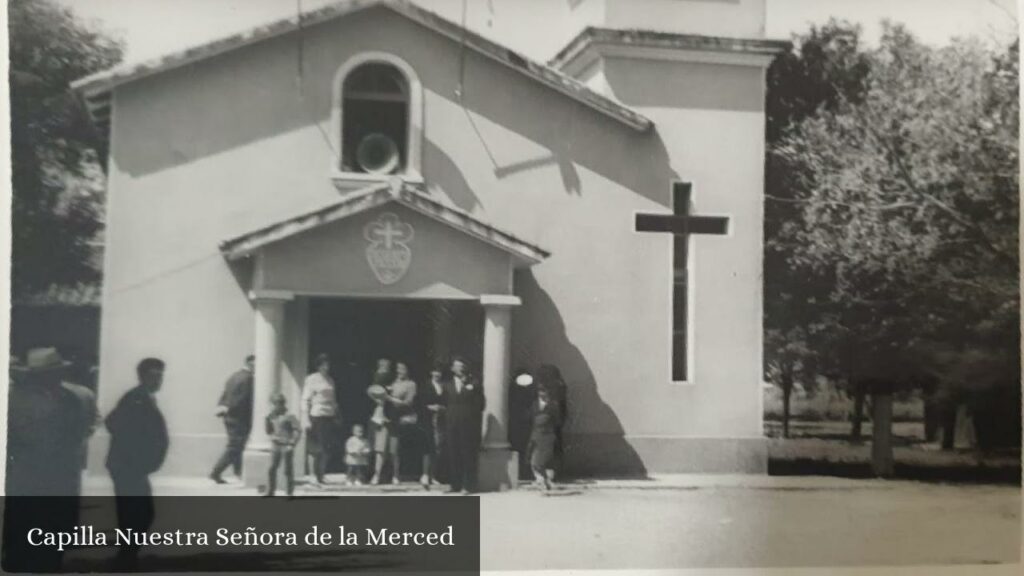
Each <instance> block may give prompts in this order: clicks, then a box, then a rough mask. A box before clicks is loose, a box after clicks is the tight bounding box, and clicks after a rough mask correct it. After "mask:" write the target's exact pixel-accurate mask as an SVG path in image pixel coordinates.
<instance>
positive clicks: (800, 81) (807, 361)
mask: <svg viewBox="0 0 1024 576" xmlns="http://www.w3.org/2000/svg"><path fill="white" fill-rule="evenodd" d="M860 34H861V30H860V27H858V26H855V25H853V24H850V23H849V22H844V21H838V20H830V21H829V22H828V23H826V24H825V25H824V26H821V27H812V28H811V30H810V31H809V32H808V33H807V34H805V35H803V36H798V37H796V38H795V39H794V48H793V49H792V50H790V51H789V52H786V53H784V54H781V55H780V56H779V57H778V58H776V59H775V61H774V62H773V63H772V65H771V67H770V68H769V70H768V94H767V103H766V110H767V114H766V116H767V127H766V133H767V140H768V147H769V149H772V148H773V147H774V146H776V145H778V143H779V142H780V141H781V140H782V139H783V137H784V136H785V134H786V133H787V131H788V130H790V129H791V127H792V126H794V125H796V124H799V123H800V122H801V121H803V120H804V119H805V118H808V117H810V116H812V115H814V114H815V113H817V112H818V111H819V110H835V109H836V108H837V107H838V106H839V105H840V104H841V103H842V102H857V101H859V100H860V98H862V96H863V94H864V92H865V90H866V81H865V80H866V78H867V74H868V71H869V69H870V64H869V61H868V57H867V54H866V52H865V50H864V48H863V46H862V44H861V40H860ZM794 168H795V167H794V166H793V165H791V164H788V163H786V162H783V161H781V160H780V158H778V157H775V156H773V155H769V156H768V158H767V162H766V185H765V188H766V197H767V201H766V203H765V238H766V241H765V246H766V251H765V361H766V374H767V377H768V379H769V381H771V382H772V383H774V384H775V385H776V386H778V387H779V388H780V389H781V390H782V398H783V435H784V436H786V437H788V435H789V420H790V398H791V395H792V390H793V384H794V382H795V381H796V379H797V378H799V377H801V376H802V377H803V380H804V381H806V382H811V381H813V380H814V377H815V376H817V374H819V373H822V372H828V373H836V372H841V370H840V366H839V364H838V361H839V358H838V357H837V356H835V355H834V354H832V353H831V352H830V351H831V350H832V349H834V348H835V346H836V342H835V341H834V339H835V337H836V336H837V335H836V334H834V331H829V330H828V329H827V328H828V327H829V326H831V325H834V323H835V319H834V318H833V317H834V316H835V313H836V311H835V305H834V304H833V303H831V302H830V301H829V295H830V292H831V282H830V280H829V279H828V278H827V277H825V276H821V275H816V274H813V273H812V272H811V271H810V270H808V269H807V267H794V266H792V265H791V263H790V262H789V256H790V250H789V243H788V241H787V240H786V239H783V238H780V233H781V232H782V229H783V226H784V225H785V224H786V223H788V222H792V221H794V220H797V219H799V218H800V216H801V205H800V198H801V197H802V196H803V195H804V193H805V191H803V190H801V189H800V188H799V187H800V186H801V184H802V181H801V179H800V178H799V177H798V174H797V173H796V172H795V171H794Z"/></svg>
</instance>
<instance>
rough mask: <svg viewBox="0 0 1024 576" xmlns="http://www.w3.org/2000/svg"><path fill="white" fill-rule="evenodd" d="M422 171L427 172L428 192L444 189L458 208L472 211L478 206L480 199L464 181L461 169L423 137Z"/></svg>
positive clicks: (435, 145) (442, 151) (436, 146)
mask: <svg viewBox="0 0 1024 576" xmlns="http://www.w3.org/2000/svg"><path fill="white" fill-rule="evenodd" d="M423 164H424V170H423V171H424V173H426V174H429V175H430V177H429V179H428V180H427V186H428V187H429V189H430V190H429V191H430V192H432V193H433V192H437V191H439V190H442V191H444V193H445V195H447V196H448V198H449V199H450V200H451V201H452V202H453V203H454V204H455V205H456V206H457V207H458V208H459V209H460V210H465V211H466V212H473V211H474V210H475V209H476V208H478V207H479V206H480V199H479V198H478V197H477V195H476V193H475V192H473V188H472V187H471V186H470V185H469V182H466V177H465V176H463V174H462V169H461V168H459V166H458V165H457V164H456V163H455V161H454V160H452V158H451V157H450V156H448V154H447V153H445V151H444V150H442V149H441V148H440V147H439V146H438V145H437V144H435V143H434V142H433V141H431V140H430V138H427V137H426V136H424V138H423Z"/></svg>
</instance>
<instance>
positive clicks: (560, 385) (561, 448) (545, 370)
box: [536, 364, 569, 474]
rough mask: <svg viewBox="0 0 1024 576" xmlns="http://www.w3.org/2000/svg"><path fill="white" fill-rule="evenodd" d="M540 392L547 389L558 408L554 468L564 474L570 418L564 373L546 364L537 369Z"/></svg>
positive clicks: (567, 388) (567, 389) (567, 390)
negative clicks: (565, 442) (568, 421)
mask: <svg viewBox="0 0 1024 576" xmlns="http://www.w3.org/2000/svg"><path fill="white" fill-rule="evenodd" d="M536 386H537V388H538V390H539V389H541V388H547V390H548V394H549V396H550V397H551V401H552V402H554V403H555V404H556V405H557V406H558V426H557V427H556V428H555V457H554V464H553V466H552V467H553V468H554V469H555V470H556V472H558V474H561V473H562V466H563V464H564V459H565V445H564V435H563V433H562V432H563V428H564V427H565V423H566V421H567V419H568V418H569V387H568V386H567V385H566V383H565V380H564V379H562V373H561V371H560V370H559V369H558V367H557V366H554V365H551V364H544V365H542V366H541V367H540V368H538V369H537V384H536Z"/></svg>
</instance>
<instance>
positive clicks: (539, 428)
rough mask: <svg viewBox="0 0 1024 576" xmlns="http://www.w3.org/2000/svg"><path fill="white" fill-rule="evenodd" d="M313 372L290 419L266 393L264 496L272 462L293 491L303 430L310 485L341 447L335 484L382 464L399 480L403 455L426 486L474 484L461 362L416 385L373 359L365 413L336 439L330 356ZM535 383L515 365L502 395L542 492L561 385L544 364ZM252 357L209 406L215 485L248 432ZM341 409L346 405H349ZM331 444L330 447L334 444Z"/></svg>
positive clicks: (405, 370) (557, 446)
mask: <svg viewBox="0 0 1024 576" xmlns="http://www.w3.org/2000/svg"><path fill="white" fill-rule="evenodd" d="M313 368H314V371H313V372H312V373H311V374H309V376H307V377H306V379H305V381H304V382H303V387H302V395H301V400H300V405H299V407H298V411H297V412H298V415H295V414H292V413H291V412H290V411H289V409H288V406H287V400H286V398H285V396H284V395H282V394H280V393H278V394H275V395H274V397H273V398H272V399H271V405H272V408H271V412H270V413H269V414H267V415H266V416H265V419H264V423H263V424H264V426H265V429H266V432H267V434H268V436H269V438H270V441H271V446H272V455H271V466H270V469H269V477H268V479H267V484H266V490H265V491H264V495H267V496H273V495H274V493H275V491H276V487H277V478H278V474H279V470H280V468H281V467H282V466H283V467H284V476H285V479H286V482H287V486H286V490H287V492H288V494H291V493H292V491H293V490H294V485H295V479H294V451H295V447H296V445H297V444H298V442H299V440H300V439H301V438H302V436H303V435H305V437H306V439H307V446H306V448H307V454H308V455H309V456H311V458H312V476H313V479H312V484H313V486H323V485H325V484H327V478H326V474H327V468H328V461H329V460H330V458H331V456H332V455H334V454H338V453H339V452H340V453H343V455H344V465H345V472H346V474H345V479H344V482H346V483H349V484H353V485H359V484H363V483H366V482H368V483H370V484H372V485H376V484H380V483H381V482H382V480H384V479H385V478H386V476H385V472H388V469H390V470H389V471H390V481H391V482H392V483H394V484H398V483H399V475H400V473H401V472H402V471H403V470H404V469H403V466H402V458H403V457H414V458H417V459H418V460H419V464H420V465H421V468H420V472H421V473H420V478H419V482H420V484H421V485H422V486H423V487H424V489H427V490H429V489H430V488H431V486H432V485H434V484H435V483H447V484H448V485H449V486H450V491H452V492H472V491H475V490H476V488H477V478H476V472H477V460H478V453H479V449H480V442H481V431H482V425H483V410H484V404H485V399H484V392H483V388H482V386H481V385H480V383H479V382H478V381H477V379H476V378H475V377H474V376H473V374H472V372H471V371H470V370H469V367H468V364H467V362H466V361H465V360H464V359H463V358H458V357H456V358H454V359H453V360H451V361H450V362H438V363H436V364H435V365H434V366H433V368H432V369H431V370H430V373H429V378H428V380H427V382H424V383H423V384H422V385H418V384H417V383H416V382H415V381H414V380H413V379H412V377H411V375H410V372H409V366H408V364H406V363H405V362H401V361H397V362H396V361H392V360H390V359H386V358H382V359H380V360H378V361H377V364H376V368H375V370H374V372H373V374H372V375H369V376H368V378H367V380H366V381H364V382H366V388H365V391H366V395H367V397H368V400H369V402H370V404H371V409H370V411H369V413H368V414H366V415H365V417H349V418H346V420H350V421H347V422H344V424H345V428H346V429H347V432H349V433H350V436H349V437H348V438H347V440H345V441H344V442H343V443H342V442H341V439H342V438H343V436H344V433H342V432H341V426H340V425H341V424H342V410H341V407H340V406H339V404H338V398H339V395H338V391H337V387H336V384H335V382H334V379H333V378H332V377H331V361H330V358H329V357H328V356H327V355H326V354H318V355H317V356H316V357H315V358H314V361H313ZM536 380H537V383H536V385H534V379H533V377H532V376H531V375H530V374H529V373H528V372H526V371H519V373H518V374H517V378H516V381H515V384H514V386H513V389H512V390H511V391H510V396H511V398H510V399H511V400H512V402H511V411H512V412H513V413H512V414H511V415H510V416H511V420H512V421H511V422H510V426H509V441H510V443H511V444H512V445H513V447H514V448H515V449H516V450H517V451H518V452H519V453H520V457H521V468H523V469H525V470H526V471H529V472H530V473H531V474H532V477H533V479H534V480H535V481H536V482H537V483H538V484H539V485H541V486H543V487H544V488H547V489H550V487H551V482H552V480H553V478H554V473H555V469H556V467H557V463H558V462H559V461H560V460H561V454H562V426H563V424H564V422H565V417H566V388H565V384H564V382H563V381H562V379H561V376H560V374H558V370H557V368H555V367H553V366H542V367H541V368H540V370H539V371H538V373H537V379H536ZM252 384H253V357H252V356H249V357H247V358H246V360H245V364H244V366H243V368H242V369H241V370H239V371H238V372H236V373H235V374H233V375H232V376H231V377H230V378H229V379H228V381H227V383H226V384H225V387H224V392H223V394H222V395H221V398H220V401H219V403H218V407H217V415H218V416H220V417H221V418H223V420H224V426H225V429H226V431H227V435H228V442H227V446H226V448H225V450H224V453H223V455H222V456H221V457H220V458H219V459H218V461H217V463H216V464H215V465H214V468H213V470H212V471H211V473H210V478H211V479H213V480H214V481H215V482H218V483H223V482H224V480H223V477H222V474H223V473H224V471H225V470H227V469H228V468H229V467H232V468H234V471H235V473H236V474H240V472H241V464H242V460H241V458H242V452H243V450H244V448H245V444H246V441H247V439H248V436H249V434H250V431H251V428H252ZM349 413H350V414H351V413H352V411H349ZM339 448H340V450H339Z"/></svg>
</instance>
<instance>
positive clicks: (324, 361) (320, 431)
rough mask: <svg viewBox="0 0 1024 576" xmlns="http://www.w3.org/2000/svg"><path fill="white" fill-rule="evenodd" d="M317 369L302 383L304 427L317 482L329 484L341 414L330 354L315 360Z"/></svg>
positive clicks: (318, 355) (320, 355)
mask: <svg viewBox="0 0 1024 576" xmlns="http://www.w3.org/2000/svg"><path fill="white" fill-rule="evenodd" d="M313 366H315V367H316V372H313V373H312V374H310V375H309V376H307V377H306V381H305V383H304V384H303V386H302V406H301V410H302V428H303V430H305V431H306V437H307V438H309V440H310V442H309V446H308V451H309V453H310V454H311V455H312V456H313V474H314V476H315V478H316V484H318V485H322V484H324V483H326V480H325V478H324V475H325V473H326V472H327V460H328V459H329V458H330V456H331V453H332V452H333V450H334V437H335V431H334V423H335V420H336V419H337V416H338V400H337V398H336V396H335V392H334V380H333V379H331V361H330V359H329V358H328V356H327V354H317V356H316V358H315V359H314V360H313Z"/></svg>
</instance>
